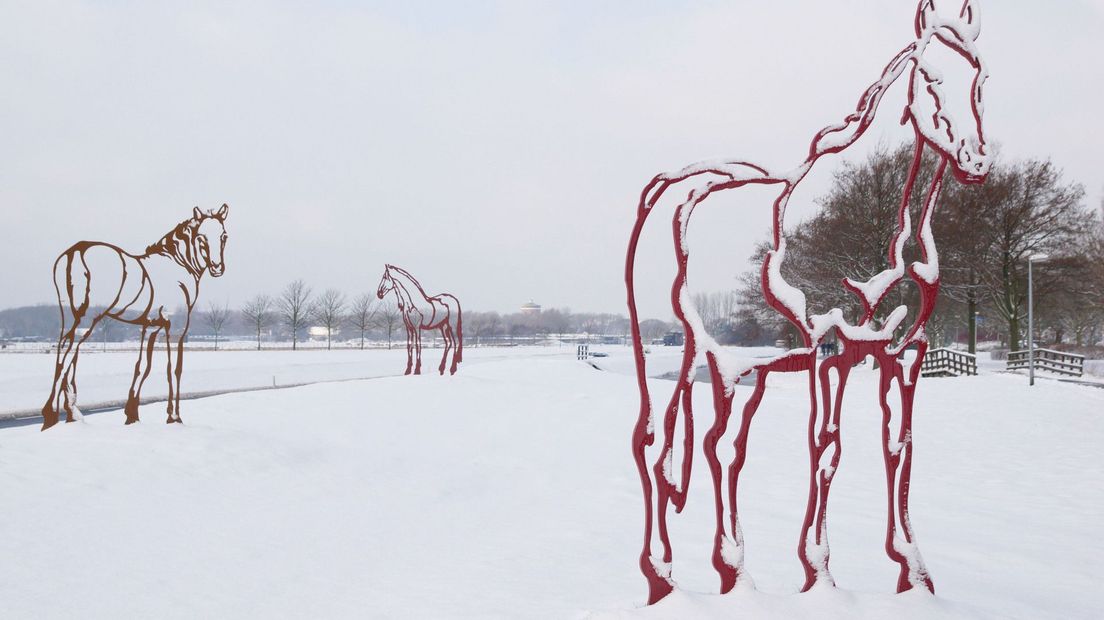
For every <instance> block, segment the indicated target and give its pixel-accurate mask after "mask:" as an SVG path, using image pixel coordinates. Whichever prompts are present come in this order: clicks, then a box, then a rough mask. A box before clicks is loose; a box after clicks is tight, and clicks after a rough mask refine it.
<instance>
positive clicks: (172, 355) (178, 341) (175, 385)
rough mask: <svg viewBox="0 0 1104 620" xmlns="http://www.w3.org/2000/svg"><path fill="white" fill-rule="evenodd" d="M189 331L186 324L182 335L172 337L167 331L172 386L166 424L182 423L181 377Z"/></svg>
mask: <svg viewBox="0 0 1104 620" xmlns="http://www.w3.org/2000/svg"><path fill="white" fill-rule="evenodd" d="M187 333H188V332H187V326H186V325H185V328H184V329H183V330H181V332H180V335H179V336H176V337H174V338H172V339H169V338H168V332H167V331H166V341H167V343H168V345H169V346H168V349H169V383H170V384H171V386H172V387H171V388H170V389H169V406H168V414H169V417H168V419H167V420H165V423H166V424H172V423H174V422H175V423H177V424H180V423H182V420H181V419H180V377H181V375H183V374H184V338H185V335H186V334H187Z"/></svg>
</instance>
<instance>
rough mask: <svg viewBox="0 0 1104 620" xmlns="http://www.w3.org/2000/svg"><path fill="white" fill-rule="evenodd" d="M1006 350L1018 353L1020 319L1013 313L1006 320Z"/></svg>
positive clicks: (1019, 348)
mask: <svg viewBox="0 0 1104 620" xmlns="http://www.w3.org/2000/svg"><path fill="white" fill-rule="evenodd" d="M1008 349H1009V350H1010V351H1019V350H1021V347H1020V317H1019V315H1017V314H1016V313H1015V312H1013V313H1012V316H1011V317H1009V318H1008Z"/></svg>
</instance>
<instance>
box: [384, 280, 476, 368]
mask: <svg viewBox="0 0 1104 620" xmlns="http://www.w3.org/2000/svg"><path fill="white" fill-rule="evenodd" d="M392 291H394V293H395V300H396V303H397V304H398V306H399V312H400V313H401V314H402V318H403V325H404V326H405V327H406V372H405V373H404V374H408V375H409V374H410V373H411V372H413V373H414V374H416V375H420V374H422V330H428V329H436V330H439V331H440V332H441V339H442V340H443V341H444V343H445V352H444V353H443V354H442V355H441V365H440V366H439V367H438V371H439V372H440V373H441V374H442V375H443V374H445V365H446V363H447V362H448V357H449V352H450V351H451V352H452V365H451V366H450V367H449V374H456V366H457V364H459V363H460V362H462V361H464V327H463V320H462V317H461V314H460V300H458V299H456V297H454V296H453V295H450V294H448V293H441V294H439V295H434V296H432V297H430V296H429V295H426V292H425V289H423V288H422V285H421V284H420V283H419V282H418V280H416V279H415V278H414V276H412V275H410V273H409V272H408V271H406V270H405V269H401V268H399V267H396V266H394V265H385V266H384V269H383V277H382V278H380V283H379V288H377V289H376V297H379V298H380V299H383V298H384V297H385V296H386V295H387V293H389V292H392ZM411 291H413V292H414V293H416V294H411Z"/></svg>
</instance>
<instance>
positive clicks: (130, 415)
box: [123, 327, 160, 424]
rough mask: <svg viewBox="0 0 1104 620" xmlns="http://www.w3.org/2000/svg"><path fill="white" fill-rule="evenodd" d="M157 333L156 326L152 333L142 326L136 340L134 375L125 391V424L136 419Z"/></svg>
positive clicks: (150, 365)
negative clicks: (136, 354) (126, 391)
mask: <svg viewBox="0 0 1104 620" xmlns="http://www.w3.org/2000/svg"><path fill="white" fill-rule="evenodd" d="M147 334H148V336H147ZM159 334H160V330H159V329H157V328H155V329H154V330H153V333H149V328H148V327H143V328H142V336H141V339H140V340H139V341H138V361H137V362H135V364H134V377H133V378H132V379H131V381H130V392H128V393H127V402H126V407H124V409H123V410H124V412H125V413H126V423H127V424H133V423H135V422H137V421H138V405H139V404H140V401H141V398H142V384H143V383H145V381H146V377H148V376H149V373H150V368H152V366H153V349H154V345H155V344H156V343H157V337H158V335H159Z"/></svg>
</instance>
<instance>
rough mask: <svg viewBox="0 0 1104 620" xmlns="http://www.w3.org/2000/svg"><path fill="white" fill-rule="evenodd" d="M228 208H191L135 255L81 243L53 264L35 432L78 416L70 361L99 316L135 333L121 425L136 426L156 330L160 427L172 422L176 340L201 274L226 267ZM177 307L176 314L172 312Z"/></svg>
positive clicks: (176, 413) (175, 415)
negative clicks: (46, 356) (50, 365)
mask: <svg viewBox="0 0 1104 620" xmlns="http://www.w3.org/2000/svg"><path fill="white" fill-rule="evenodd" d="M229 211H230V208H229V207H228V206H226V205H222V208H220V209H219V210H218V211H217V212H207V213H204V212H203V211H201V210H200V209H199V207H196V208H195V209H193V210H192V217H190V218H188V219H186V220H184V221H183V222H181V223H180V224H179V225H177V227H176V228H174V229H172V230H171V231H170V232H169V233H168V234H166V235H165V236H164V237H162V238H161V240H159V241H158V242H157V243H154V244H153V245H151V246H149V247H148V248H146V251H145V253H143V254H137V255H136V254H129V253H127V252H125V251H123V250H122V249H120V248H118V247H116V246H114V245H111V244H109V243H101V242H98V241H81V242H80V243H77V244H76V245H74V246H73V247H71V248H69V249H68V250H66V251H65V252H63V253H62V254H61V256H59V257H58V259H57V261H55V262H54V287H55V288H56V289H57V295H58V306H59V307H60V309H61V336H60V337H59V338H58V345H57V360H56V364H55V366H54V383H53V387H51V389H50V398H49V399H48V400H47V401H46V405H45V406H43V407H42V429H43V430H46V429H47V428H50V427H51V426H53V425H55V424H57V423H58V417H59V412H60V411H64V412H65V421H66V422H72V421H73V420H74V415H75V416H76V417H77V418H79V417H80V409H78V408H77V356H78V354H79V353H80V346H81V344H83V343H84V341H85V340H87V339H88V337H89V335H91V334H92V330H93V329H94V328H95V327H96V325H97V324H99V322H100V321H101V320H103V319H104V317H108V318H112V319H115V320H116V321H121V322H123V323H130V324H132V325H138V326H140V327H141V328H142V336H141V338H140V339H139V344H138V347H139V353H138V362H137V363H136V364H135V365H134V377H133V379H132V380H131V383H130V392H129V393H128V394H127V401H126V407H125V412H126V423H127V424H131V423H134V422H137V421H138V402H139V398H140V393H141V391H142V383H143V382H145V380H146V377H147V376H149V372H150V367H151V366H152V364H153V350H154V345H155V344H156V342H157V337H158V336H159V335H160V334H161V333H162V332H164V334H165V345H166V350H167V351H168V368H167V375H168V381H169V396H168V416H169V418H168V420H167V421H168V422H169V423H170V424H171V423H173V422H180V375H181V373H182V372H183V369H184V365H183V360H184V339H185V338H186V337H187V335H188V323H189V321H190V319H191V314H192V308H194V307H195V303H196V300H197V298H198V297H199V282H200V280H201V279H202V278H203V274H204V273H210V274H211V276H212V277H215V278H217V277H219V276H221V275H222V274H223V272H224V271H225V269H226V265H225V263H224V261H223V251H224V250H225V248H226V227H225V221H226V216H227V214H228V213H229ZM177 308H183V309H184V314H183V316H178V315H174V313H173V311H174V309H177Z"/></svg>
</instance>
